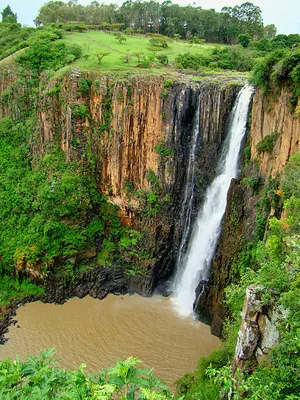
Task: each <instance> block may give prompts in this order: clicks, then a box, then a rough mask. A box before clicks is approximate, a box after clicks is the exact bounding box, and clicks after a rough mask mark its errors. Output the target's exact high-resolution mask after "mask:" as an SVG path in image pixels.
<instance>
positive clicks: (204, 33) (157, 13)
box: [34, 0, 277, 44]
mask: <svg viewBox="0 0 300 400" xmlns="http://www.w3.org/2000/svg"><path fill="white" fill-rule="evenodd" d="M34 22H35V24H36V25H37V26H40V25H47V24H51V23H70V22H73V23H74V22H76V23H83V24H86V25H94V26H102V27H107V26H109V25H110V26H113V25H115V26H117V27H121V28H122V29H124V30H126V29H127V30H131V31H132V32H133V33H134V32H137V33H147V32H153V33H159V34H162V35H165V36H169V37H175V38H176V37H177V38H184V39H191V38H193V37H194V38H199V39H204V40H205V41H207V42H215V43H225V44H236V43H237V38H238V36H239V35H240V34H249V35H250V36H251V39H255V40H257V39H260V38H262V37H263V36H266V37H268V38H269V39H272V38H273V37H274V36H275V35H276V31H277V30H276V27H275V25H267V26H265V27H264V24H263V19H262V15H261V9H260V8H259V7H257V6H255V5H254V4H252V3H250V2H246V3H244V4H242V5H240V6H238V5H237V6H235V7H223V8H222V10H221V12H217V11H215V10H214V9H209V10H205V9H203V8H202V7H199V6H194V5H188V6H180V5H178V4H173V3H172V2H171V1H170V0H166V1H164V2H162V3H159V2H158V1H155V0H150V1H133V0H127V1H125V2H124V3H123V4H122V5H121V6H120V7H118V6H117V5H116V4H113V3H111V4H99V3H98V2H97V1H92V2H91V3H90V4H89V5H87V6H83V5H81V4H78V3H77V0H71V1H69V2H68V3H64V2H62V1H50V2H48V3H46V4H45V5H44V6H42V7H41V9H40V10H39V13H38V15H37V17H36V19H35V21H34Z"/></svg>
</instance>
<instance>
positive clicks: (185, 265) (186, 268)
mask: <svg viewBox="0 0 300 400" xmlns="http://www.w3.org/2000/svg"><path fill="white" fill-rule="evenodd" d="M252 93H253V89H252V87H250V86H248V85H246V86H244V87H243V88H242V89H241V90H240V92H239V94H238V96H237V99H236V101H235V104H234V107H233V109H232V111H231V113H230V119H229V127H228V135H227V138H226V140H225V143H224V146H223V150H222V153H221V156H220V160H219V163H218V167H217V176H216V177H215V179H214V180H213V182H212V183H211V185H210V186H209V187H208V189H207V192H206V195H205V200H204V203H203V205H202V207H201V209H200V211H199V213H198V216H197V219H196V221H195V224H194V227H193V232H192V235H191V239H190V243H189V246H188V250H187V253H186V255H185V256H184V257H182V256H181V257H180V258H178V261H179V265H177V275H176V277H175V284H174V286H175V289H174V302H175V304H176V308H177V310H178V312H179V313H180V314H181V315H189V314H192V312H193V304H194V301H195V290H196V287H197V285H198V283H199V282H200V280H203V279H207V278H208V275H209V269H210V264H211V261H212V258H213V256H214V252H215V249H216V246H217V242H218V238H219V235H220V231H221V224H222V219H223V216H224V213H225V209H226V199H227V191H228V189H229V186H230V182H231V179H232V178H236V176H237V173H238V160H239V153H240V147H241V143H242V140H243V138H244V135H245V132H246V126H247V119H248V109H249V104H250V100H251V97H252ZM197 118H198V117H197ZM186 203H188V202H186ZM189 205H190V204H189Z"/></svg>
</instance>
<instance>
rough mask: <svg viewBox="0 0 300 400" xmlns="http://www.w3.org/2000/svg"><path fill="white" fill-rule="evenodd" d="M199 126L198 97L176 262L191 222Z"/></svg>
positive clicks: (178, 259) (180, 258)
mask: <svg viewBox="0 0 300 400" xmlns="http://www.w3.org/2000/svg"><path fill="white" fill-rule="evenodd" d="M199 128H200V99H198V106H197V111H196V118H195V119H194V126H193V132H192V145H191V149H190V153H189V160H188V168H187V174H186V185H185V190H184V198H183V202H182V215H183V216H184V228H183V233H182V239H181V243H180V247H179V252H178V257H177V264H179V263H181V262H182V258H183V254H184V248H185V244H186V241H187V238H188V235H189V233H190V229H191V223H192V212H193V201H194V187H195V165H196V150H197V144H198V137H199Z"/></svg>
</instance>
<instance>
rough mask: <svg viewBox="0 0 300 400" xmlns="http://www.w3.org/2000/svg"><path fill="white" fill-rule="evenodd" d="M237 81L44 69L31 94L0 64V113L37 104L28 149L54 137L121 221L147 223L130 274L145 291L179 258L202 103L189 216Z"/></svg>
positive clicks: (41, 150) (210, 171) (209, 172)
mask: <svg viewBox="0 0 300 400" xmlns="http://www.w3.org/2000/svg"><path fill="white" fill-rule="evenodd" d="M29 81H30V79H28V82H29ZM240 85H241V82H240V81H239V80H237V81H236V82H226V80H225V81H224V80H223V81H222V80H219V81H215V80H213V81H210V82H209V81H205V82H202V83H201V82H192V81H190V80H189V79H187V78H186V77H182V76H179V77H178V78H176V79H174V78H173V77H163V76H155V75H149V76H147V77H141V76H138V75H137V76H128V75H127V76H126V75H125V76H123V77H119V78H116V77H112V76H104V75H100V74H99V75H97V74H92V73H82V72H81V71H79V70H72V71H70V72H69V73H66V74H65V75H63V76H60V77H58V78H55V79H54V78H52V79H50V80H49V79H48V78H47V76H44V77H43V76H42V78H41V82H40V85H39V89H38V94H37V96H36V98H35V99H34V101H33V100H32V97H33V96H30V93H32V92H31V88H30V87H28V86H26V79H24V80H23V81H22V82H20V80H19V81H17V79H16V77H15V76H14V72H13V71H6V72H5V73H3V71H2V75H1V77H0V88H1V90H2V96H3V93H4V98H5V101H4V102H2V107H1V113H2V116H5V115H7V116H13V117H15V118H17V117H18V116H19V115H20V112H21V113H22V110H26V109H30V108H31V109H34V110H35V116H36V119H37V121H38V124H37V132H36V140H35V142H34V143H33V144H32V151H34V152H36V153H37V154H38V155H39V156H40V157H42V156H43V155H44V154H45V153H46V151H47V149H48V148H49V147H51V146H53V144H59V145H60V147H61V148H62V150H63V151H64V152H65V155H66V160H67V161H68V162H72V161H77V162H79V163H81V164H82V165H83V167H84V168H86V169H87V170H88V169H89V168H90V167H91V165H93V166H94V167H95V179H96V181H97V185H98V189H99V191H101V192H102V193H104V194H106V196H107V199H108V201H109V202H111V203H114V204H116V205H117V206H118V207H119V210H120V211H119V213H120V217H121V219H122V221H123V223H124V224H127V225H130V226H133V227H134V229H136V230H139V231H147V236H146V237H147V242H146V243H145V246H147V249H148V250H149V252H150V257H149V258H148V259H147V260H145V262H144V263H143V274H142V275H143V277H142V278H141V279H140V280H139V281H138V279H137V281H138V283H137V284H136V285H135V290H137V291H138V292H140V293H143V294H149V293H151V292H152V290H153V288H154V286H155V285H157V284H158V283H159V282H160V281H164V280H165V279H166V278H167V277H169V276H170V275H171V274H172V273H173V271H174V267H175V265H176V258H177V253H178V247H179V244H180V240H181V236H182V230H183V219H182V215H181V214H182V201H183V193H184V189H185V185H186V170H187V162H188V155H189V151H190V147H191V140H192V130H193V127H194V120H195V115H196V109H197V107H198V105H199V101H200V131H201V134H200V135H199V143H198V152H197V155H196V158H197V168H196V176H197V181H196V192H197V193H196V196H195V203H194V205H193V209H194V210H193V211H194V214H195V213H196V210H197V208H198V206H199V204H200V202H201V200H202V198H203V195H204V192H205V188H206V187H207V185H208V183H209V182H210V181H211V179H212V178H213V176H214V172H215V168H216V163H217V159H218V152H219V150H220V145H221V143H222V141H223V139H224V137H225V133H226V121H227V117H228V114H229V111H230V109H231V107H232V104H233V101H234V98H235V96H236V94H237V91H238V88H239V87H240ZM36 92H37V90H36V89H35V93H36ZM21 99H23V100H24V101H23V103H21ZM26 99H27V100H26ZM20 110H21V111H20ZM24 116H26V115H25V114H24ZM153 194H154V196H155V197H156V198H157V199H158V200H157V202H156V203H155V205H154V206H155V207H156V209H155V210H153V203H151V202H149V201H148V199H149V197H151V195H153ZM152 198H153V196H152ZM145 199H146V200H145ZM99 246H100V247H99V249H98V250H101V244H100V245H99Z"/></svg>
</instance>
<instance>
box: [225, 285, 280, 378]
mask: <svg viewBox="0 0 300 400" xmlns="http://www.w3.org/2000/svg"><path fill="white" fill-rule="evenodd" d="M265 292H266V288H264V287H263V286H254V285H252V286H249V287H248V288H247V289H246V297H245V302H244V307H243V311H242V323H241V326H240V330H239V333H238V340H237V344H236V348H235V355H234V360H233V374H234V373H235V371H236V370H237V368H239V369H240V370H243V369H244V368H245V365H246V362H247V361H251V362H253V361H254V362H256V363H257V362H260V361H261V360H262V359H263V358H264V355H266V354H268V353H269V351H270V349H271V348H272V347H273V346H274V345H275V344H276V343H277V342H278V340H279V331H278V330H277V328H276V324H277V323H278V322H279V321H280V320H281V319H282V318H283V314H282V312H279V310H278V309H276V307H275V300H276V298H275V297H274V295H273V297H272V301H270V303H269V305H268V306H266V305H265V304H264V302H263V301H262V297H263V296H262V295H263V294H264V293H265Z"/></svg>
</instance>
